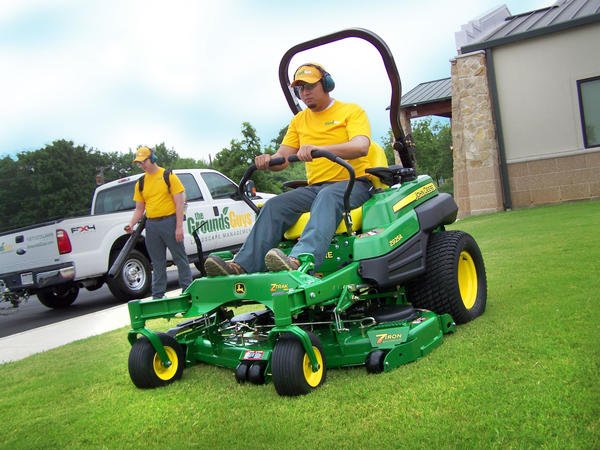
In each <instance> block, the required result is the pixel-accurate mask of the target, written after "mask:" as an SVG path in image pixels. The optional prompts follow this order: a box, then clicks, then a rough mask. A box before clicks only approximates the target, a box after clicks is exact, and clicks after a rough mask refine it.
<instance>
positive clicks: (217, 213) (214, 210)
mask: <svg viewBox="0 0 600 450" xmlns="http://www.w3.org/2000/svg"><path fill="white" fill-rule="evenodd" d="M213 212H214V213H215V217H219V207H218V206H213Z"/></svg>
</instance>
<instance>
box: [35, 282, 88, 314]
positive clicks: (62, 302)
mask: <svg viewBox="0 0 600 450" xmlns="http://www.w3.org/2000/svg"><path fill="white" fill-rule="evenodd" d="M78 294H79V288H78V287H77V286H75V285H74V284H70V285H69V284H66V285H59V286H53V287H50V288H46V289H43V290H41V291H38V292H37V294H36V295H37V298H38V299H39V301H40V303H41V304H42V305H44V306H47V307H48V308H54V309H63V308H67V307H68V306H70V305H71V304H72V303H73V302H74V301H75V299H76V298H77V295H78Z"/></svg>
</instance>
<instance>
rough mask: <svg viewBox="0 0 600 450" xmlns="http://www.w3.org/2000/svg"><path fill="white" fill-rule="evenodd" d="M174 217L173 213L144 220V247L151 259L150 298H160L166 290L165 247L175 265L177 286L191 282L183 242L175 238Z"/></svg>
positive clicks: (184, 285) (184, 287) (190, 272)
mask: <svg viewBox="0 0 600 450" xmlns="http://www.w3.org/2000/svg"><path fill="white" fill-rule="evenodd" d="M175 226H176V218H175V215H174V214H173V215H172V216H169V217H167V218H165V219H162V220H152V219H148V221H147V222H146V249H147V250H148V254H149V255H150V259H151V260H152V298H162V297H164V295H165V292H166V291H167V248H168V249H169V251H170V252H171V256H172V257H173V262H174V263H175V264H176V265H177V274H178V276H179V287H180V288H181V290H182V291H183V290H185V289H187V287H188V286H189V285H190V284H191V283H192V269H190V263H189V262H188V259H187V254H186V253H185V246H184V245H183V242H177V241H176V240H175Z"/></svg>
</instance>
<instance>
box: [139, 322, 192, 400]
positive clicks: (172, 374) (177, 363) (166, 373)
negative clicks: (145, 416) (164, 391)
mask: <svg viewBox="0 0 600 450" xmlns="http://www.w3.org/2000/svg"><path fill="white" fill-rule="evenodd" d="M157 335H158V337H159V339H160V341H161V342H162V344H163V346H164V348H165V353H166V354H167V356H168V357H169V360H170V361H171V365H170V366H168V367H167V366H165V365H164V364H163V362H162V360H161V359H160V357H159V356H158V353H156V350H154V347H152V344H151V343H150V340H149V339H148V338H147V337H145V336H142V337H140V338H139V339H138V340H137V341H135V343H134V344H133V346H132V347H131V351H130V352H129V376H130V377H131V381H133V384H135V385H136V386H137V387H139V388H142V389H145V388H155V387H158V386H164V385H167V384H170V383H172V382H173V381H175V380H178V379H180V378H181V375H182V374H183V366H184V354H183V349H182V348H181V346H180V345H179V343H178V342H177V341H176V340H175V339H174V338H173V337H171V336H169V335H168V334H165V333H157Z"/></svg>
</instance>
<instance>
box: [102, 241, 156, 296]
mask: <svg viewBox="0 0 600 450" xmlns="http://www.w3.org/2000/svg"><path fill="white" fill-rule="evenodd" d="M117 256H118V253H117V254H116V255H115V258H116V257H117ZM113 259H114V258H111V265H112V260H113ZM151 283H152V267H151V266H150V262H149V261H148V258H146V256H145V255H144V254H143V253H142V252H140V251H138V250H131V252H130V253H129V255H128V256H127V259H126V260H125V262H124V264H123V267H122V268H121V271H120V272H119V273H118V274H117V275H116V276H115V277H114V278H111V277H107V280H106V284H107V285H108V288H109V289H110V292H112V294H113V295H114V296H115V297H116V298H118V299H119V300H122V301H124V302H125V301H129V300H133V299H135V298H143V297H145V296H146V295H147V294H148V291H149V290H150V284H151Z"/></svg>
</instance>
